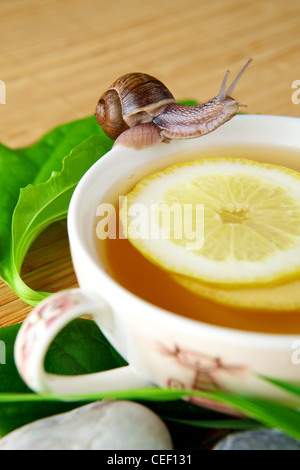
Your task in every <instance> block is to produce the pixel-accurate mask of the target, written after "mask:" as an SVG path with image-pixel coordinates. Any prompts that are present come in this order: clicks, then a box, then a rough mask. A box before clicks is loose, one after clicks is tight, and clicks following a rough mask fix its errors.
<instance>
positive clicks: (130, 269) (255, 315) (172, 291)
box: [96, 147, 300, 334]
mask: <svg viewBox="0 0 300 470" xmlns="http://www.w3.org/2000/svg"><path fill="white" fill-rule="evenodd" d="M226 156H231V157H242V158H247V159H252V160H256V161H260V162H266V163H274V164H277V165H283V166H286V167H289V168H292V169H294V170H297V171H299V170H300V154H299V151H296V150H286V149H278V148H276V149H275V148H256V147H248V148H244V147H243V148H240V147H226V148H222V149H220V148H210V149H205V150H201V151H199V150H198V151H197V152H191V153H189V154H186V155H184V156H183V157H182V159H183V160H187V159H188V160H195V159H198V158H200V157H206V158H207V157H226ZM150 173H151V172H150ZM131 189H132V188H128V190H127V192H128V191H130V190H131ZM117 192H118V190H117V189H115V191H114V192H113V193H112V194H110V195H109V196H108V198H107V201H105V202H110V203H114V205H115V208H116V212H117V213H118V210H119V207H118V196H119V195H120V194H117ZM123 195H125V194H121V196H123ZM116 223H117V227H116V229H117V230H116V233H119V226H118V224H119V221H118V218H117V220H116ZM120 229H121V228H120ZM96 244H97V250H98V253H99V256H100V258H101V261H102V262H103V263H104V264H105V267H106V270H107V272H108V274H109V275H110V276H111V277H112V278H114V279H115V280H116V281H117V282H118V283H119V284H121V285H122V286H123V287H125V288H126V289H127V290H129V291H131V292H132V293H133V294H135V295H137V296H139V297H141V298H143V299H144V300H146V301H148V302H150V303H152V304H154V305H157V306H159V307H161V308H163V309H166V310H168V311H171V312H173V313H176V314H178V315H181V316H185V317H189V318H192V319H196V320H199V321H201V322H205V323H209V324H214V325H219V326H223V327H228V328H234V329H240V330H247V331H256V332H268V333H277V334H299V333H300V311H282V312H278V311H276V312H275V311H274V312H272V311H267V312H266V311H263V310H251V311H248V310H247V309H243V308H233V307H228V306H225V305H221V304H219V303H216V302H214V301H212V300H208V299H205V298H202V297H200V296H198V295H196V294H194V293H192V292H190V291H188V290H187V289H185V288H184V287H182V286H180V285H179V284H178V283H177V282H176V281H175V280H173V279H172V278H171V276H170V275H169V273H168V272H167V271H165V270H163V269H161V268H160V267H158V266H156V265H154V264H152V263H151V262H150V261H148V260H147V259H146V258H145V257H144V256H143V255H141V254H140V253H139V252H138V251H137V250H136V249H135V248H134V247H133V246H132V245H131V243H130V242H129V241H128V240H127V239H122V238H120V237H117V238H106V239H105V240H98V239H97V241H96ZM299 296H300V292H299Z"/></svg>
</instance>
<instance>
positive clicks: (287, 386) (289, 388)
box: [260, 375, 300, 397]
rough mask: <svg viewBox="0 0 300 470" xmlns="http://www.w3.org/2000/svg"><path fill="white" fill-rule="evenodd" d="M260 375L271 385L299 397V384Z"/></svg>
mask: <svg viewBox="0 0 300 470" xmlns="http://www.w3.org/2000/svg"><path fill="white" fill-rule="evenodd" d="M260 377H261V378H262V379H264V380H266V381H267V382H270V383H271V384H272V385H276V386H277V387H279V388H281V389H282V390H285V391H286V392H289V393H291V394H293V395H296V396H297V397H300V386H299V384H298V385H297V384H294V383H291V382H284V381H283V380H277V379H271V378H269V377H265V376H261V375H260Z"/></svg>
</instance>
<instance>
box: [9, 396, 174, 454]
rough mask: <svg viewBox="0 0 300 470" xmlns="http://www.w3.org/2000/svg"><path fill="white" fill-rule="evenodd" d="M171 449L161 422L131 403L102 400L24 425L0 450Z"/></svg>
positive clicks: (11, 435) (149, 411) (145, 409)
mask: <svg viewBox="0 0 300 470" xmlns="http://www.w3.org/2000/svg"><path fill="white" fill-rule="evenodd" d="M146 449H150V450H172V449H173V445H172V440H171V437H170V434H169V431H168V429H167V427H166V425H165V424H164V422H163V421H162V420H161V419H160V418H159V417H158V416H157V415H156V414H155V413H153V412H152V411H151V410H149V409H148V408H146V407H145V406H142V405H140V404H138V403H133V402H130V401H101V402H95V403H91V404H89V405H85V406H82V407H80V408H77V409H75V410H72V411H69V412H68V413H63V414H60V415H56V416H51V417H49V418H44V419H41V420H38V421H35V422H33V423H30V424H27V425H26V426H23V427H21V428H19V429H17V430H15V431H12V432H11V433H9V434H7V435H6V436H5V437H3V438H2V439H0V450H146Z"/></svg>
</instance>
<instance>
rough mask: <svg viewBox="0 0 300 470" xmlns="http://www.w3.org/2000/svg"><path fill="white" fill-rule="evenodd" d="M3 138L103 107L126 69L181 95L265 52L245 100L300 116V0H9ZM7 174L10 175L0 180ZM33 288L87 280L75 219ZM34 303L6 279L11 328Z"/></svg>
mask: <svg viewBox="0 0 300 470" xmlns="http://www.w3.org/2000/svg"><path fill="white" fill-rule="evenodd" d="M0 25H1V26H0V55H1V62H0V80H3V81H5V83H6V89H7V97H6V104H5V105H2V104H1V105H0V140H1V141H2V142H3V143H4V144H6V145H8V146H11V147H14V148H16V147H20V146H26V145H29V144H31V143H32V142H34V141H35V140H37V139H38V138H39V137H41V136H42V135H43V134H44V133H45V132H47V131H49V130H50V129H51V128H52V127H54V126H57V125H58V124H60V123H64V122H67V121H71V120H74V119H77V118H80V117H84V116H88V115H91V114H93V112H94V108H95V105H96V102H97V100H98V98H99V96H100V94H101V93H102V92H103V91H104V90H106V88H107V87H108V85H110V84H111V83H112V81H114V79H116V78H117V77H118V76H120V75H122V74H124V73H126V72H133V71H143V72H146V73H149V74H151V75H154V76H156V77H158V78H159V79H160V80H162V81H163V82H165V83H166V85H167V86H168V87H169V88H170V90H171V91H172V93H173V94H174V95H175V97H176V98H177V99H185V98H194V99H196V100H199V101H203V100H205V101H206V100H207V99H209V98H211V97H213V96H215V95H216V93H217V91H218V89H219V86H220V82H221V80H222V77H223V75H224V72H225V70H226V69H227V68H230V69H231V71H232V74H235V73H236V72H237V71H238V70H239V69H240V68H241V66H242V65H243V64H244V63H245V62H246V60H247V59H248V58H249V57H253V58H254V62H253V64H251V66H250V68H249V70H248V71H247V73H246V74H245V76H244V77H243V79H242V81H241V83H240V84H239V86H238V88H237V90H236V93H235V98H237V99H238V100H239V101H240V102H242V103H245V104H247V105H248V110H247V111H248V112H249V113H262V114H281V115H289V116H299V115H300V105H295V104H293V103H292V100H291V95H292V92H293V90H292V82H293V81H294V80H300V61H299V55H300V2H299V0H285V1H283V0H264V1H261V0H245V1H244V0H226V1H224V0H211V1H207V0H205V1H203V0H151V1H149V2H147V1H144V0H114V1H113V2H106V1H103V0H84V1H83V0H43V1H38V0H0ZM0 184H1V183H0ZM23 279H24V280H25V282H27V283H28V284H29V285H30V286H31V287H33V288H34V289H39V290H44V291H50V292H55V291H59V290H61V289H64V288H68V287H70V286H76V285H77V282H76V278H75V275H74V272H73V268H72V263H71V260H70V255H69V248H68V239H67V234H66V224H65V223H59V224H56V225H55V226H53V227H51V228H50V229H48V230H47V232H45V233H44V234H42V235H41V236H40V237H39V239H38V240H37V241H36V242H35V243H34V245H33V247H32V249H31V251H30V253H29V255H28V256H27V258H26V260H25V263H24V266H23ZM30 310H31V307H29V306H28V305H26V304H24V303H23V302H22V301H20V300H19V299H18V298H17V297H16V295H15V294H14V293H13V292H12V291H11V290H10V289H9V288H8V287H7V286H6V285H5V284H4V283H2V282H0V326H6V325H8V324H12V323H16V322H20V321H22V319H24V317H25V316H26V315H27V314H28V312H29V311H30Z"/></svg>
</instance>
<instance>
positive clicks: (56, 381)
mask: <svg viewBox="0 0 300 470" xmlns="http://www.w3.org/2000/svg"><path fill="white" fill-rule="evenodd" d="M86 313H89V314H90V315H91V316H92V317H93V319H94V320H95V321H96V323H97V325H101V324H103V319H104V318H105V316H106V317H107V315H110V314H111V313H110V308H109V307H108V305H107V304H106V302H105V301H104V300H103V299H101V298H99V297H98V296H97V298H96V297H95V296H93V294H91V293H88V292H86V291H83V290H81V289H70V290H66V291H63V292H60V293H58V294H54V295H51V297H48V298H47V299H45V300H43V301H42V302H41V303H40V304H39V305H37V306H36V307H35V308H34V309H33V310H32V312H31V313H30V314H29V315H28V317H27V318H26V319H25V321H24V323H23V325H22V326H21V328H20V330H19V333H18V335H17V338H16V342H15V349H14V354H15V362H16V366H17V369H18V371H19V374H20V375H21V377H22V378H23V380H24V381H25V382H26V384H27V385H28V386H29V387H30V388H31V389H32V390H34V391H35V392H38V393H49V392H50V393H53V394H56V395H69V394H84V393H93V392H105V391H115V390H126V389H131V388H140V387H153V386H154V385H153V383H151V382H149V381H148V380H147V379H145V378H143V377H141V376H139V375H138V373H137V372H136V371H135V369H134V368H133V367H132V366H131V365H128V366H124V367H119V368H117V369H112V370H109V371H103V372H96V373H93V374H83V375H78V376H76V375H74V376H64V375H55V374H49V373H47V372H46V371H45V369H44V360H45V356H46V353H47V350H48V348H49V346H50V344H51V342H52V341H53V339H54V338H55V337H56V335H57V334H58V333H59V332H60V331H61V330H62V329H63V327H64V326H65V325H67V324H68V323H69V322H70V321H71V320H73V319H74V318H76V317H78V316H80V315H83V314H86Z"/></svg>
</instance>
